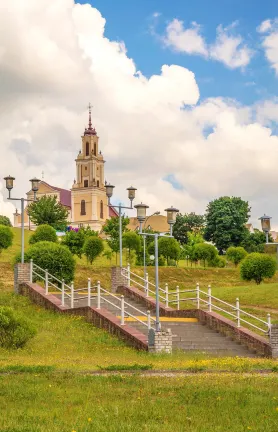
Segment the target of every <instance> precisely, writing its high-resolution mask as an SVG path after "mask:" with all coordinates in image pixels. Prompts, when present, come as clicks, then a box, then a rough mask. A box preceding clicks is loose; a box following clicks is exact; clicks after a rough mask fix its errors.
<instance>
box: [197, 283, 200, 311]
mask: <svg viewBox="0 0 278 432" xmlns="http://www.w3.org/2000/svg"><path fill="white" fill-rule="evenodd" d="M196 300H197V309H200V285H199V284H198V283H197V285H196Z"/></svg>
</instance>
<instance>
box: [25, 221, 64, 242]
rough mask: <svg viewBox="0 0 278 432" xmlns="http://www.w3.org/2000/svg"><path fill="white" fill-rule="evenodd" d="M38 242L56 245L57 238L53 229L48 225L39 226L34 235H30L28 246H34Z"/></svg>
mask: <svg viewBox="0 0 278 432" xmlns="http://www.w3.org/2000/svg"><path fill="white" fill-rule="evenodd" d="M40 241H50V242H53V243H57V241H58V237H57V234H56V231H55V229H54V228H53V227H52V226H50V225H39V226H38V228H37V229H36V231H35V232H34V234H32V235H31V237H30V239H29V244H35V243H38V242H40Z"/></svg>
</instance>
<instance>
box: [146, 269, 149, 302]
mask: <svg viewBox="0 0 278 432" xmlns="http://www.w3.org/2000/svg"><path fill="white" fill-rule="evenodd" d="M145 287H146V297H149V274H148V273H146V280H145Z"/></svg>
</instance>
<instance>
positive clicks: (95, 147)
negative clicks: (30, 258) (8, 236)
mask: <svg viewBox="0 0 278 432" xmlns="http://www.w3.org/2000/svg"><path fill="white" fill-rule="evenodd" d="M81 138H82V147H81V150H80V151H79V154H78V155H77V158H76V159H75V162H76V179H75V180H74V183H73V185H72V188H71V190H67V189H62V188H60V187H57V186H53V185H50V184H48V183H46V182H45V181H43V180H42V181H40V183H39V190H38V192H37V197H38V198H41V197H42V196H44V195H46V196H56V197H57V200H58V201H59V202H60V203H61V204H62V205H63V206H64V207H65V208H66V209H67V211H68V223H69V225H71V226H73V227H82V226H85V227H86V226H90V228H91V229H93V230H94V231H101V229H102V226H103V225H104V223H105V221H106V220H107V219H109V218H110V217H113V216H117V212H116V210H115V209H114V208H112V207H109V206H108V199H107V196H106V189H105V183H104V163H105V161H104V159H103V155H102V153H101V151H100V150H99V137H98V136H97V132H96V130H95V128H94V127H92V118H91V106H90V105H89V124H88V128H85V131H84V134H83V135H82V137H81ZM27 198H33V192H32V190H30V191H29V192H27ZM20 225H21V214H19V213H18V212H17V210H16V212H15V213H14V226H15V227H19V226H20ZM24 226H25V227H26V228H27V229H35V228H36V227H35V225H34V224H33V223H32V222H31V221H30V220H29V216H28V212H27V207H26V208H25V211H24Z"/></svg>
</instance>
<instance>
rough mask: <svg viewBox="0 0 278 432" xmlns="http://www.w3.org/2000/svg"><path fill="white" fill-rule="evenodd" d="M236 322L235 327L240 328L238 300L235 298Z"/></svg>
mask: <svg viewBox="0 0 278 432" xmlns="http://www.w3.org/2000/svg"><path fill="white" fill-rule="evenodd" d="M236 321H237V326H238V327H240V309H239V298H238V297H237V298H236Z"/></svg>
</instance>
